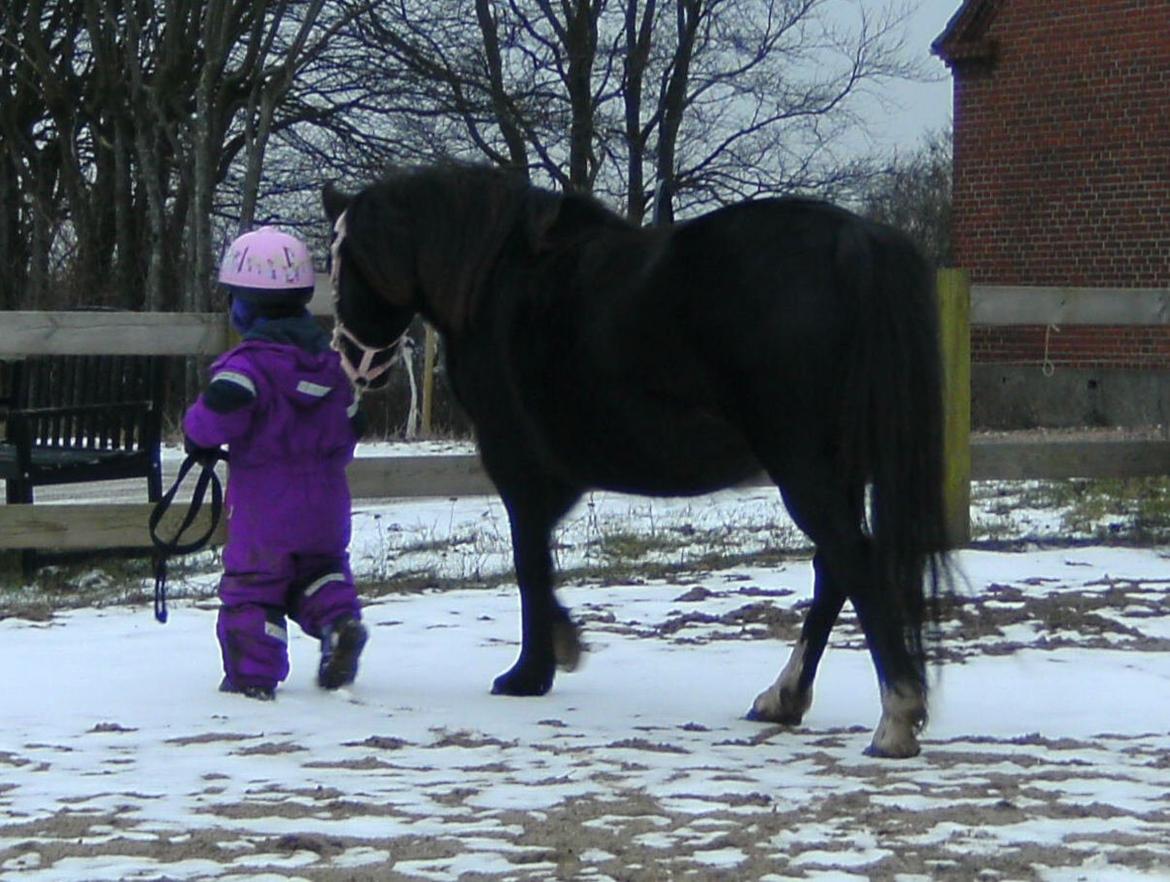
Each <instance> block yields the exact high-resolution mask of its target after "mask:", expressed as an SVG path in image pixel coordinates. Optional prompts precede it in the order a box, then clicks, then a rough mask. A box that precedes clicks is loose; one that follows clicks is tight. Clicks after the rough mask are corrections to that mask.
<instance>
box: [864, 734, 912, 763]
mask: <svg viewBox="0 0 1170 882" xmlns="http://www.w3.org/2000/svg"><path fill="white" fill-rule="evenodd" d="M921 752H922V748H920V747H919V746H918V739H916V738H914V737H911V738H908V739H905V738H904V739H901V740H899V741H887V742H886V743H884V744H878V741H877V738H876V737H875V738H874V740H873V741H871V742H870V744H869V747H867V748H866V749H865V755H866V756H874V757H878V758H879V759H910V757H912V756H918V754H919V753H921Z"/></svg>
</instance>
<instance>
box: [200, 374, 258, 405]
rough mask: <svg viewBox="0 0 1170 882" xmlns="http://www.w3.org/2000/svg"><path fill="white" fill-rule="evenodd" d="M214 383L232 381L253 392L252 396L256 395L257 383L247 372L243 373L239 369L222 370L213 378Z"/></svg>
mask: <svg viewBox="0 0 1170 882" xmlns="http://www.w3.org/2000/svg"><path fill="white" fill-rule="evenodd" d="M211 382H212V383H231V384H233V385H235V386H239V387H240V388H242V389H246V390H247V391H248V392H249V393H251V395H252V397H253V398H255V397H256V384H255V383H253V382H252V378H251V377H249V376H248V375H247V374H241V373H240V372H239V371H220V372H219V373H217V374H215V375H214V376H213V377H212V378H211Z"/></svg>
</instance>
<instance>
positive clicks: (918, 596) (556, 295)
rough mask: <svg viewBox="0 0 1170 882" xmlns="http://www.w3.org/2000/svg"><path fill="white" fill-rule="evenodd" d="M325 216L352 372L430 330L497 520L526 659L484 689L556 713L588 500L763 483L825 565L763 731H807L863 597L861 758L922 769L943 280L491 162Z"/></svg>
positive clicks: (849, 245) (846, 247) (869, 252)
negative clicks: (831, 652) (818, 681)
mask: <svg viewBox="0 0 1170 882" xmlns="http://www.w3.org/2000/svg"><path fill="white" fill-rule="evenodd" d="M323 196H324V202H325V207H326V212H327V214H328V216H329V217H330V219H331V220H332V221H333V222H334V232H335V235H334V242H333V249H332V253H333V263H332V271H333V283H334V293H335V296H336V298H337V320H338V323H339V330H338V335H337V346H338V348H339V350H340V351H341V353H342V355H343V359H344V360H345V361H346V362H348V365H349V367H350V370H351V376H354V377H355V380H356V382H358V383H359V384H362V383H366V382H367V381H371V380H372V378H373V376H374V375H376V374H377V373H378V372H379V370H380V368H381V367H382V365H379V364H378V361H379V359H382V360H383V361H384V360H385V359H387V358H389V357H390V355H389V354H387V353H383V352H382V350H387V351H388V352H392V347H394V345H395V343H396V341H398V340H399V338H400V335H402V334H403V333H404V331H405V329H406V327H407V325H408V324H409V322H410V321H411V319H412V317H413V316H414V315H415V314H416V313H419V314H421V315H422V316H423V317H424V318H425V319H426V320H427V321H428V322H430V323H431V324H432V325H433V326H434V327H435V328H436V329H437V330H438V331H439V333H440V334H441V335H442V336H443V339H444V344H445V349H446V357H447V371H448V376H449V378H450V382H451V384H452V387H453V389H454V392H455V394H456V396H457V397H458V399H459V401H460V402H461V404H462V405H463V407H464V408H465V409H466V411H467V413H468V415H469V416H470V418H471V420H472V421H473V423H474V425H475V430H476V437H477V441H478V444H479V452H480V456H481V458H482V460H483V466H484V468H485V470H486V471H487V473H488V475H489V476H490V477H491V479H492V481H493V482H494V483H495V485H496V487H497V489H498V490H499V493H500V497H501V499H502V500H503V503H504V506H505V508H506V509H507V512H508V518H509V521H510V525H511V531H512V550H513V557H514V561H515V565H516V580H517V583H518V584H519V588H520V607H521V622H522V639H521V648H520V655H519V658H518V659H517V661H516V663H515V664H514V665H513V666H512V668H511V669H509V670H508V671H506V672H505V673H503V674H501V675H500V676H499V677H498V678H497V679H496V680H495V684H494V687H493V691H494V692H496V693H502V694H506V695H540V694H543V693H545V692H546V691H548V689H549V688H550V687H551V686H552V682H553V675H554V671H555V668H556V666H557V664H558V663H559V664H560V665H561V666H562V667H566V668H568V669H570V670H571V669H572V668H573V667H574V666H575V665H576V663H577V661H578V656H579V653H580V644H579V642H578V637H577V630H576V627H575V626H574V625H573V623H572V622H571V621H570V619H569V615H568V612H567V611H566V610H565V608H564V607H562V606H561V605H560V604H559V603H558V601H557V599H556V597H555V595H554V592H553V571H552V561H551V557H550V552H549V540H550V536H551V532H552V530H553V528H554V526H555V525H556V523H557V522H558V520H559V519H560V518H561V517H562V516H563V515H564V514H565V513H566V512H568V511H569V509H570V508H571V507H572V506H573V505H574V503H576V502H577V500H578V499H579V498H580V497H581V495H582V494H583V493H584V492H585V491H586V490H588V489H590V488H605V489H609V490H618V491H623V492H627V493H641V494H648V495H654V496H679V495H689V494H699V493H706V492H709V491H712V490H715V489H717V488H720V487H726V486H728V485H731V484H735V483H736V482H739V481H742V480H744V479H745V478H748V477H749V476H751V475H753V474H755V473H757V472H759V471H760V470H764V471H766V472H767V474H768V475H769V476H770V477H771V478H772V480H774V481H775V483H776V485H777V486H778V487H779V488H780V492H781V494H782V496H783V499H784V504H785V506H786V507H787V509H788V511H789V513H790V515H791V516H792V518H793V520H794V521H795V522H796V523H797V525H798V526H799V527H800V528H801V530H803V531H804V532H805V533H806V534H807V535H808V537H809V538H810V539H811V540H812V542H813V543H814V544H815V546H816V555H815V557H814V559H813V566H814V571H815V589H814V597H813V603H812V606H811V608H810V610H809V613H808V617H807V619H806V621H805V623H804V628H803V631H802V634H801V637H800V640H799V642H798V643H797V645H796V648H795V651H794V652H793V655H792V657H791V659H790V660H789V661H788V663H787V664H786V665H785V667H784V669H783V670H782V671H781V673H780V675H779V677H778V678H777V680H776V682H775V683H774V684H773V685H772V686H770V687H769V688H768V689H766V690H765V691H764V692H763V693H761V694H760V695H759V696H758V697H757V698H756V700H755V704H754V706H753V707H752V709H751V711H750V716H751V718H753V719H756V720H765V721H770V722H776V723H786V724H796V723H798V722H799V721H800V719H801V717H802V716H803V714H804V712H805V711H806V710H807V709H808V707H809V704H810V702H811V700H812V683H813V678H814V676H815V673H816V668H817V663H818V661H819V660H820V657H821V654H822V652H823V651H824V648H825V644H826V642H827V640H828V636H829V631H830V629H831V628H832V627H833V623H834V621H835V620H836V619H837V615H838V613H839V612H840V611H841V607H842V605H843V604H844V602H845V600H846V599H849V601H850V602H851V603H852V604H853V607H854V609H855V610H856V613H857V617H858V620H859V622H860V624H861V627H862V629H863V631H864V633H865V637H866V640H867V642H868V645H869V649H870V653H871V655H872V657H873V662H874V666H875V668H876V669H877V675H878V680H879V685H880V687H881V703H882V716H881V721H880V723H879V724H878V727H877V730H876V732H875V734H874V737H873V741H872V743H871V745H870V747H869V750H868V752H870V753H872V754H876V755H880V756H891V757H903V756H912V755H914V754H916V753H917V752H918V741H917V738H916V733H917V730H918V729H919V728H920V727H921V725H922V723H923V721H924V720H925V715H926V680H925V673H924V667H925V665H924V653H923V645H922V636H921V635H922V628H923V624H924V619H925V617H926V613H927V609H928V605H929V603H930V602H931V601H932V600H933V598H935V597H936V596H937V592H938V590H939V581H940V578H941V571H942V570H943V569H944V567H945V563H946V555H945V552H944V534H943V503H942V480H943V466H942V416H941V409H942V399H941V395H942V392H941V388H940V387H941V384H940V371H941V367H940V355H939V348H938V339H937V338H938V330H937V316H936V306H935V302H934V286H933V283H932V273H931V272H930V270H929V269H928V267H927V265H926V264H925V263H924V261H923V260H922V259H921V257H920V256H919V255H918V254H917V253H916V251H915V249H914V247H913V246H912V245H911V244H910V242H909V241H908V240H907V239H906V238H905V237H904V236H902V235H901V234H899V233H898V232H896V231H895V230H893V229H890V228H889V227H885V226H881V225H879V224H875V223H871V222H869V221H867V220H864V219H862V218H860V217H857V216H855V215H853V214H851V213H849V212H847V211H844V210H842V209H839V208H835V207H832V206H830V205H826V204H823V203H820V202H815V201H810V200H806V199H764V200H759V201H754V202H745V203H743V204H740V205H734V206H730V207H727V208H722V209H720V210H718V211H714V212H711V213H710V214H707V215H704V216H702V217H698V218H695V219H693V220H689V221H685V222H682V223H677V224H673V225H669V226H661V227H649V228H647V227H639V226H635V225H634V224H631V223H630V222H628V221H627V220H625V219H624V218H622V217H620V216H618V215H616V214H614V213H613V212H611V211H609V210H608V209H606V208H605V207H603V206H602V205H600V204H599V203H598V202H596V201H595V200H593V199H591V198H588V197H585V196H581V195H559V194H554V193H552V192H548V191H546V190H542V189H539V188H536V187H533V186H531V185H530V184H528V183H527V182H525V181H523V180H521V179H519V178H517V177H515V176H513V175H510V174H507V173H505V172H502V171H499V170H496V169H488V168H480V167H464V166H456V167H439V168H424V169H419V170H415V171H411V172H406V173H401V174H396V175H393V176H390V177H388V178H387V179H385V180H383V181H381V182H379V183H377V184H374V185H373V186H370V187H368V188H366V189H364V190H362V191H361V192H359V193H357V194H356V195H354V196H352V197H349V196H344V195H342V194H340V193H337V192H336V191H334V190H333V189H332V188H331V187H326V189H325V192H324V194H323ZM867 489H868V491H869V492H868V499H867ZM927 586H928V587H927Z"/></svg>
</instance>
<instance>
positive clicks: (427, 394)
mask: <svg viewBox="0 0 1170 882" xmlns="http://www.w3.org/2000/svg"><path fill="white" fill-rule="evenodd" d="M437 350H438V338H437V337H436V336H435V329H434V328H432V327H431V326H430V325H427V326H426V342H425V343H424V346H423V388H422V421H421V422H422V426H421V428H422V434H423V437H424V438H427V437H430V434H431V414H432V412H433V410H434V407H433V402H434V398H435V354H436V352H437Z"/></svg>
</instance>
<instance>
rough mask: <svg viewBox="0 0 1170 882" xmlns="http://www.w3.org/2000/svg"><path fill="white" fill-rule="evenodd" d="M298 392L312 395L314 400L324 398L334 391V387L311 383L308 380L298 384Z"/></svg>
mask: <svg viewBox="0 0 1170 882" xmlns="http://www.w3.org/2000/svg"><path fill="white" fill-rule="evenodd" d="M297 391H298V392H303V393H304V394H306V395H312V396H313V397H314V398H324V397H325V396H326V395H328V394H329V393H330V392H332V391H333V387H332V386H322V385H321V384H320V383H310V382H309V381H308V380H301V381H300V382H299V383H297Z"/></svg>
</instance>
